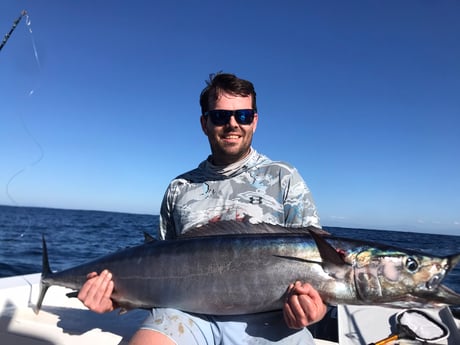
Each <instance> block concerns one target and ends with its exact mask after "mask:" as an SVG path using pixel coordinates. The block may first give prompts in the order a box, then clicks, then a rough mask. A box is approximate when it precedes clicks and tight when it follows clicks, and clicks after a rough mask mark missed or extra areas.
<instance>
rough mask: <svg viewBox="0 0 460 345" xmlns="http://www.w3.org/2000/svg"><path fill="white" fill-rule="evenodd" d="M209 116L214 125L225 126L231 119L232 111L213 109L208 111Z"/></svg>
mask: <svg viewBox="0 0 460 345" xmlns="http://www.w3.org/2000/svg"><path fill="white" fill-rule="evenodd" d="M207 114H208V116H209V118H210V119H211V122H212V124H213V125H214V126H223V125H225V124H227V123H228V122H229V121H230V117H231V116H232V112H231V111H228V110H211V111H208V113H207Z"/></svg>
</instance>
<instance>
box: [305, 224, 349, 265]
mask: <svg viewBox="0 0 460 345" xmlns="http://www.w3.org/2000/svg"><path fill="white" fill-rule="evenodd" d="M309 232H310V235H311V237H312V238H313V239H314V240H315V243H316V247H317V248H318V251H319V255H320V256H321V259H322V260H323V266H326V267H331V266H332V267H334V266H335V267H337V266H338V267H340V266H343V265H347V266H349V265H350V264H349V263H347V262H346V261H345V260H344V259H343V255H342V254H340V253H339V251H337V249H335V248H334V247H333V246H331V245H330V244H329V243H328V242H327V241H326V240H325V239H324V238H323V237H322V236H319V235H318V234H317V233H315V232H314V231H311V230H309Z"/></svg>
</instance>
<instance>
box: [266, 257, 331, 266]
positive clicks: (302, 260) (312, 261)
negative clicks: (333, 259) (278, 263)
mask: <svg viewBox="0 0 460 345" xmlns="http://www.w3.org/2000/svg"><path fill="white" fill-rule="evenodd" d="M275 256H276V257H277V258H281V259H286V260H295V261H300V262H305V263H308V264H318V265H322V264H323V263H322V262H319V261H314V260H307V259H304V258H298V257H295V256H285V255H275Z"/></svg>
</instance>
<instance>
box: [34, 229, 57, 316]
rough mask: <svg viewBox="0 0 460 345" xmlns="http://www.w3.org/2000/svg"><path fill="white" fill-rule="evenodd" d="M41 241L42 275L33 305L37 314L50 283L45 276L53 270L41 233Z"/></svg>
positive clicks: (43, 236)
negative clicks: (38, 291) (35, 302)
mask: <svg viewBox="0 0 460 345" xmlns="http://www.w3.org/2000/svg"><path fill="white" fill-rule="evenodd" d="M42 242H43V266H42V276H41V278H40V293H39V295H38V301H37V304H36V305H35V314H38V312H39V311H40V308H41V307H42V303H43V299H44V298H45V294H46V291H47V290H48V288H49V287H50V286H51V284H50V283H48V282H47V280H46V278H47V277H49V276H50V275H51V274H52V273H53V272H52V271H51V268H50V263H49V260H48V250H47V248H46V241H45V235H42Z"/></svg>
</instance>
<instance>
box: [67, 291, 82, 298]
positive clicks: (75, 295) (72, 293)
mask: <svg viewBox="0 0 460 345" xmlns="http://www.w3.org/2000/svg"><path fill="white" fill-rule="evenodd" d="M79 292H80V290H78V291H72V292H69V293H66V294H65V295H66V296H67V297H69V298H77V297H78V293H79Z"/></svg>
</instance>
